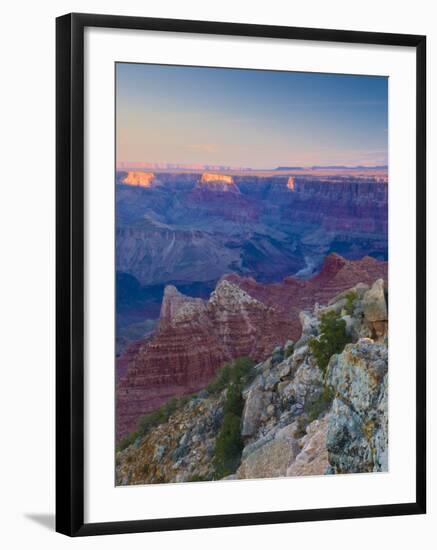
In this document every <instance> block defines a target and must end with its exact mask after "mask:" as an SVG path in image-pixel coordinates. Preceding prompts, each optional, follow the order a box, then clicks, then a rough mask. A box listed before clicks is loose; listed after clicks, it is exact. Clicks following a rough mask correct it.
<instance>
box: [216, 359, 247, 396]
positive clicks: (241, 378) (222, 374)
mask: <svg viewBox="0 0 437 550" xmlns="http://www.w3.org/2000/svg"><path fill="white" fill-rule="evenodd" d="M253 365H254V363H253V361H252V359H251V358H250V357H239V358H238V359H235V360H234V361H233V362H232V363H226V364H225V365H223V367H222V368H221V369H220V370H219V371H218V372H217V375H216V377H215V378H214V379H213V380H212V381H211V382H210V383H209V384H208V386H207V387H206V389H207V391H208V392H209V393H210V394H211V395H215V394H217V393H220V392H221V391H223V390H224V389H225V388H227V387H228V386H229V384H231V383H237V384H239V385H243V386H245V385H246V384H248V383H249V382H250V381H251V379H252V378H253V377H254V375H255V373H254V371H253Z"/></svg>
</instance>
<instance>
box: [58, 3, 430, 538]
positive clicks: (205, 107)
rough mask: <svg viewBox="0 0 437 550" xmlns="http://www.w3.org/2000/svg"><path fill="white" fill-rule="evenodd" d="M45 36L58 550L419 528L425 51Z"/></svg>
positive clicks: (162, 37) (288, 41) (145, 24)
mask: <svg viewBox="0 0 437 550" xmlns="http://www.w3.org/2000/svg"><path fill="white" fill-rule="evenodd" d="M56 25H57V27H56V30H57V32H56V35H57V38H56V56H57V61H56V67H57V91H56V98H57V105H56V112H57V153H56V154H57V325H56V330H57V382H56V392H57V408H56V414H57V430H56V435H57V473H56V480H57V490H56V498H57V503H56V509H57V519H56V525H57V527H56V528H57V530H58V531H59V532H61V533H64V534H66V535H70V536H84V535H97V534H111V533H129V532H141V531H160V530H175V529H196V528H207V527H224V526H236V525H252V524H265V523H283V522H296V521H313V520H327V519H342V518H362V517H371V516H389V515H408V514H421V513H425V509H426V495H425V473H426V468H425V454H426V453H425V349H426V346H425V225H426V223H425V174H426V172H425V161H426V158H425V145H426V143H425V140H426V132H425V99H426V97H425V89H426V86H425V67H426V58H425V37H424V36H413V35H398V34H385V33H370V32H355V31H343V30H322V29H310V28H305V29H304V28H293V27H279V26H278V27H275V26H263V25H248V24H235V23H216V22H206V21H183V20H170V19H150V18H141V17H118V16H110V15H91V14H68V15H65V16H62V17H59V18H58V19H57V22H56Z"/></svg>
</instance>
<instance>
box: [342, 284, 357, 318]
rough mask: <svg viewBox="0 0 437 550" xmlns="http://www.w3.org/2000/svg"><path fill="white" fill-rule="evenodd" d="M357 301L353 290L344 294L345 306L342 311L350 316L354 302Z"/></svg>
mask: <svg viewBox="0 0 437 550" xmlns="http://www.w3.org/2000/svg"><path fill="white" fill-rule="evenodd" d="M356 299H357V293H356V292H355V291H353V290H351V291H350V292H348V293H347V294H346V305H345V306H344V310H345V311H346V313H347V314H348V315H352V313H353V312H354V309H355V300H356Z"/></svg>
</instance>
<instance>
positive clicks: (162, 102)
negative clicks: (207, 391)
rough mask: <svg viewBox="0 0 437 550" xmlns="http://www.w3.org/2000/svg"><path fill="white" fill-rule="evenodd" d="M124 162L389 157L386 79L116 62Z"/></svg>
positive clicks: (367, 160)
mask: <svg viewBox="0 0 437 550" xmlns="http://www.w3.org/2000/svg"><path fill="white" fill-rule="evenodd" d="M116 117H117V119H116V120H117V136H116V138H117V162H125V161H131V162H171V163H184V164H185V163H186V164H191V163H202V164H222V165H229V166H242V167H250V168H274V167H276V166H279V165H281V166H284V165H288V166H292V165H293V166H294V165H301V166H310V165H313V164H323V165H327V164H329V165H332V164H346V165H356V164H364V165H375V164H376V165H380V164H387V146H388V135H387V124H388V120H387V119H388V80H387V78H385V77H368V76H352V75H332V74H320V73H297V72H279V71H256V70H240V69H217V68H204V67H180V66H166V65H147V64H127V63H117V65H116Z"/></svg>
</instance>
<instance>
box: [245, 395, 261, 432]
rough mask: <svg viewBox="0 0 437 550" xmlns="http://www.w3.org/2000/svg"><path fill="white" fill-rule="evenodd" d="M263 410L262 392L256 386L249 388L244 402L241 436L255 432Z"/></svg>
mask: <svg viewBox="0 0 437 550" xmlns="http://www.w3.org/2000/svg"><path fill="white" fill-rule="evenodd" d="M263 410H264V392H263V391H261V390H260V389H259V388H257V387H255V388H253V389H251V390H249V392H248V393H247V395H246V401H245V403H244V409H243V416H242V423H241V435H242V436H243V437H250V436H252V435H254V434H255V433H256V432H257V430H258V427H259V424H260V421H261V415H262V413H263Z"/></svg>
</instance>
